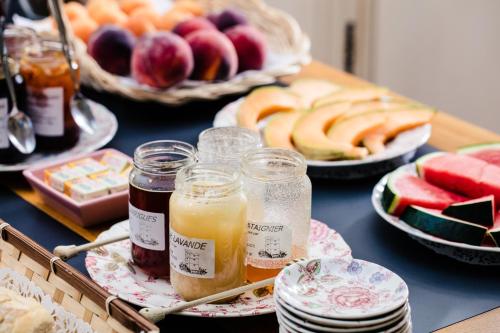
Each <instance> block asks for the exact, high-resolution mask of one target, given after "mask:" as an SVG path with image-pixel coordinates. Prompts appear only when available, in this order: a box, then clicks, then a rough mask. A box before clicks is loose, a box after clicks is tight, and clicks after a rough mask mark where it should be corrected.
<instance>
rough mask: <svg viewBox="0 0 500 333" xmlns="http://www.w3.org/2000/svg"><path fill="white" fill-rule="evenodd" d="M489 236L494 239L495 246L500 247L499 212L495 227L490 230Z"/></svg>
mask: <svg viewBox="0 0 500 333" xmlns="http://www.w3.org/2000/svg"><path fill="white" fill-rule="evenodd" d="M488 236H489V237H490V238H491V240H493V243H495V246H497V247H500V214H497V217H496V219H495V223H494V224H493V227H491V228H490V229H489V230H488Z"/></svg>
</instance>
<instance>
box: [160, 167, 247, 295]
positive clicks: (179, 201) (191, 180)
mask: <svg viewBox="0 0 500 333" xmlns="http://www.w3.org/2000/svg"><path fill="white" fill-rule="evenodd" d="M246 220H247V200H246V198H245V195H244V194H243V192H242V189H241V183H240V177H239V173H238V172H235V171H234V170H233V169H232V168H230V167H226V166H221V165H215V164H196V165H193V166H189V167H185V168H182V169H181V170H180V171H179V173H178V174H177V178H176V180H175V191H174V193H173V194H172V197H171V198H170V282H171V283H172V286H173V288H174V290H175V291H176V292H177V293H178V294H179V295H180V296H181V297H182V298H183V299H185V300H193V299H197V298H200V297H204V296H208V295H211V294H214V293H218V292H222V291H225V290H228V289H232V288H236V287H238V286H241V285H243V284H244V282H245V279H246V270H245V256H246Z"/></svg>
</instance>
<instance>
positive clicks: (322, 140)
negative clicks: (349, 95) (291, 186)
mask: <svg viewBox="0 0 500 333" xmlns="http://www.w3.org/2000/svg"><path fill="white" fill-rule="evenodd" d="M350 105H351V104H350V103H338V104H332V105H327V106H325V107H322V108H318V109H315V110H312V111H310V112H307V113H305V114H304V115H303V116H302V117H301V118H300V119H299V120H298V121H297V123H296V125H295V128H294V129H293V132H292V139H293V143H294V144H295V147H297V149H298V150H299V151H300V152H301V153H302V154H304V156H306V157H307V158H308V159H313V160H334V159H360V158H363V157H365V156H366V155H367V154H368V151H367V150H366V149H365V148H360V147H354V146H353V145H351V144H338V143H335V142H332V141H331V140H330V139H328V137H327V136H326V130H327V129H328V128H329V127H330V125H331V124H332V123H333V122H334V121H335V120H336V119H337V118H338V117H339V116H341V115H342V114H343V113H345V112H346V111H348V110H349V107H350Z"/></svg>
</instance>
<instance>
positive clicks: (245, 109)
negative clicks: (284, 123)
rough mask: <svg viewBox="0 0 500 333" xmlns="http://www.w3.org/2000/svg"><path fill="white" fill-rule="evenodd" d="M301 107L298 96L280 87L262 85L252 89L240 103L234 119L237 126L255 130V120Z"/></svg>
mask: <svg viewBox="0 0 500 333" xmlns="http://www.w3.org/2000/svg"><path fill="white" fill-rule="evenodd" d="M300 107H301V101H300V98H299V97H298V96H297V95H295V94H293V93H291V92H289V91H287V90H286V89H284V88H280V87H263V88H257V89H255V90H254V91H252V92H251V93H250V94H249V95H248V96H247V97H246V98H245V99H244V101H243V102H242V103H241V105H240V108H239V110H238V113H237V114H236V119H237V123H238V126H240V127H245V128H248V129H251V130H254V131H257V130H258V129H257V122H258V121H259V120H260V119H262V118H264V117H266V116H269V115H271V114H273V113H276V112H280V111H292V110H294V109H297V108H300Z"/></svg>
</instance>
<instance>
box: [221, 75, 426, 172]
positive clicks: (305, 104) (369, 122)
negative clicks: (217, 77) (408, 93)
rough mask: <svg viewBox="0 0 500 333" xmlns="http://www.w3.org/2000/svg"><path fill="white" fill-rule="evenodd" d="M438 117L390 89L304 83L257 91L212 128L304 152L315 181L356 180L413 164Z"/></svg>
mask: <svg viewBox="0 0 500 333" xmlns="http://www.w3.org/2000/svg"><path fill="white" fill-rule="evenodd" d="M435 113H436V111H435V110H433V109H431V108H429V107H427V106H424V105H421V104H417V103H416V102H411V101H409V100H406V99H403V98H401V97H398V96H396V95H395V94H393V93H392V92H390V91H389V90H388V89H386V88H382V87H376V86H370V87H364V88H349V87H343V86H339V85H336V84H334V83H332V82H330V81H327V80H320V79H312V78H311V79H308V78H303V79H298V80H295V81H294V82H292V83H291V85H290V86H289V87H277V86H267V87H261V88H257V89H255V90H253V91H252V92H251V93H250V94H249V95H247V96H246V97H243V98H240V99H239V100H236V101H234V102H232V103H230V104H228V105H226V106H225V107H224V108H223V109H222V110H220V111H219V112H218V113H217V115H216V117H215V120H214V126H215V127H223V126H239V127H244V128H248V129H251V130H255V131H258V132H260V133H261V136H262V138H263V141H264V144H265V146H268V147H276V148H288V149H293V150H296V151H299V152H300V153H302V154H303V155H304V156H305V157H306V159H307V163H308V173H309V175H310V176H312V177H317V178H332V179H356V178H364V177H369V176H374V175H378V174H383V173H386V172H388V171H390V170H393V169H395V168H396V167H398V166H401V165H403V164H406V163H408V162H409V161H410V159H411V158H412V157H413V156H414V155H415V152H416V150H417V149H418V148H419V147H420V146H422V145H424V144H425V143H426V142H427V140H428V139H429V137H430V135H431V125H430V121H431V119H432V117H433V116H434V114H435Z"/></svg>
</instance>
